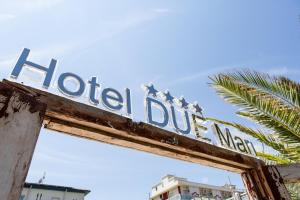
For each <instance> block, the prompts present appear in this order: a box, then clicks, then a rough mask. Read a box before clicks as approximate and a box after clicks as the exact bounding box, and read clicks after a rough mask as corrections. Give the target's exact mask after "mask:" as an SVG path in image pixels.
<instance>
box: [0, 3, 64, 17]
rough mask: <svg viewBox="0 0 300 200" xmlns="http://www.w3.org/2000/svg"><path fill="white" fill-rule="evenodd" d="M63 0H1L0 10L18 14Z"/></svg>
mask: <svg viewBox="0 0 300 200" xmlns="http://www.w3.org/2000/svg"><path fill="white" fill-rule="evenodd" d="M62 1H63V0H11V1H3V2H1V8H0V12H8V13H12V14H13V15H14V16H15V15H20V14H23V13H26V12H33V11H40V10H42V9H47V8H50V7H53V6H55V5H57V4H59V3H61V2H62Z"/></svg>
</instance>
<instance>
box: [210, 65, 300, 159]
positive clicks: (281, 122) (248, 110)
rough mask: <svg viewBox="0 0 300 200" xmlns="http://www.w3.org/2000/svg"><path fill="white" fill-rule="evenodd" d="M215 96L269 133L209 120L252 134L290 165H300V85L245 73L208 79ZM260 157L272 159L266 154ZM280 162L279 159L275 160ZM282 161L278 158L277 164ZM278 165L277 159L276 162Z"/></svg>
mask: <svg viewBox="0 0 300 200" xmlns="http://www.w3.org/2000/svg"><path fill="white" fill-rule="evenodd" d="M210 79H211V80H212V83H210V85H211V86H212V87H214V88H215V89H216V91H217V93H218V94H219V95H220V96H221V97H222V98H223V99H224V100H225V101H227V102H229V103H231V104H233V105H236V106H238V107H240V110H239V111H238V112H237V114H238V115H239V116H242V117H246V118H248V119H250V120H252V121H255V122H256V123H258V124H260V125H262V126H264V127H266V128H268V129H269V130H272V133H271V134H266V133H264V132H262V131H261V130H253V129H251V128H248V127H245V126H243V125H241V124H237V123H230V122H225V121H221V120H216V119H211V120H214V121H218V122H219V123H222V124H225V125H229V126H232V127H235V128H237V129H239V130H240V131H242V132H244V133H246V134H248V135H251V136H252V137H254V138H256V139H258V140H259V141H261V142H263V143H265V144H266V145H268V146H270V147H272V148H273V149H275V150H277V151H278V152H280V153H281V154H282V155H283V156H285V158H287V160H290V161H291V162H300V85H299V84H298V83H296V82H294V81H292V80H289V79H288V78H285V77H271V76H269V75H266V74H261V73H258V72H255V71H250V70H245V71H237V72H234V73H228V74H219V75H216V76H214V77H210ZM260 155H261V156H265V157H268V158H269V159H271V158H272V159H273V160H274V159H275V158H276V156H275V157H271V156H270V155H267V154H260ZM278 159H279V158H278ZM283 161H284V159H281V158H280V162H283ZM278 162H279V160H278Z"/></svg>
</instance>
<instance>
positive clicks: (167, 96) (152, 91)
mask: <svg viewBox="0 0 300 200" xmlns="http://www.w3.org/2000/svg"><path fill="white" fill-rule="evenodd" d="M145 89H146V90H147V92H148V95H152V96H153V97H157V94H158V93H159V91H158V90H156V89H155V88H154V85H153V84H152V83H150V84H149V85H145ZM162 94H163V96H164V100H165V101H166V102H169V103H170V104H173V103H174V100H175V97H173V96H172V95H171V93H170V92H169V91H168V90H166V92H162ZM178 101H179V103H180V106H181V107H182V108H184V109H188V108H189V105H192V108H193V109H194V111H195V112H196V113H200V114H202V108H201V107H200V106H199V104H198V103H196V102H195V103H193V104H191V103H188V102H187V101H186V100H185V98H184V97H180V98H179V99H178Z"/></svg>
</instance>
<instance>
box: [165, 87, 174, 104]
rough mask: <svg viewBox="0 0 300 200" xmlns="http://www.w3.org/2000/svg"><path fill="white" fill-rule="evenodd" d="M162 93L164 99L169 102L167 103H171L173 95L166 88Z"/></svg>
mask: <svg viewBox="0 0 300 200" xmlns="http://www.w3.org/2000/svg"><path fill="white" fill-rule="evenodd" d="M163 95H164V96H165V101H167V102H169V103H173V99H174V97H173V96H172V95H171V94H170V92H169V91H168V90H166V91H165V92H164V93H163Z"/></svg>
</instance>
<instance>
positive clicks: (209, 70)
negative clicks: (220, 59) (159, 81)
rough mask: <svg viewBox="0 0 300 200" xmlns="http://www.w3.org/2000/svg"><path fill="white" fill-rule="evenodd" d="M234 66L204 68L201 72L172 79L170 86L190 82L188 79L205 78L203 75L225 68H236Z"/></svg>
mask: <svg viewBox="0 0 300 200" xmlns="http://www.w3.org/2000/svg"><path fill="white" fill-rule="evenodd" d="M234 69H235V68H234V67H216V68H210V69H208V70H203V71H201V72H199V73H194V74H190V75H187V76H183V77H181V78H178V79H176V80H174V81H171V82H170V83H169V84H168V85H169V86H173V85H177V84H179V83H184V82H188V81H194V80H196V79H199V78H203V77H208V76H210V75H213V74H215V73H219V72H222V71H225V70H234Z"/></svg>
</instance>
